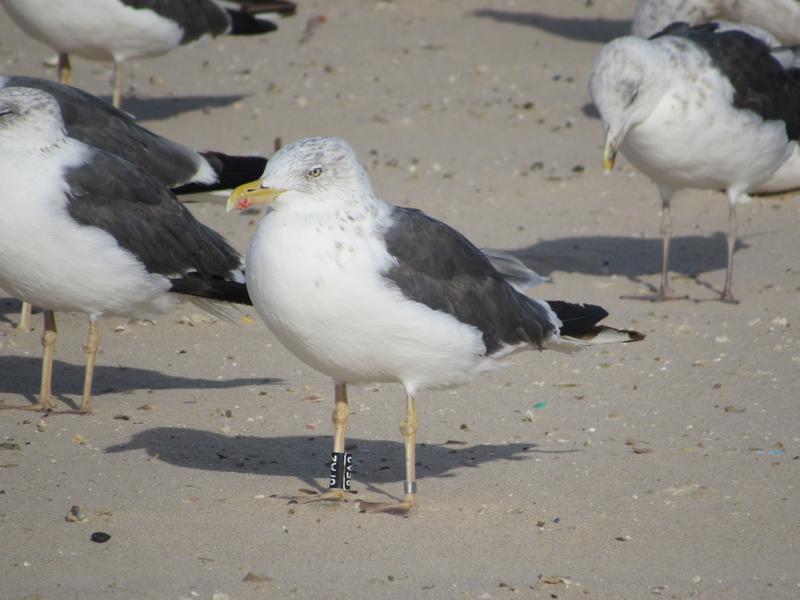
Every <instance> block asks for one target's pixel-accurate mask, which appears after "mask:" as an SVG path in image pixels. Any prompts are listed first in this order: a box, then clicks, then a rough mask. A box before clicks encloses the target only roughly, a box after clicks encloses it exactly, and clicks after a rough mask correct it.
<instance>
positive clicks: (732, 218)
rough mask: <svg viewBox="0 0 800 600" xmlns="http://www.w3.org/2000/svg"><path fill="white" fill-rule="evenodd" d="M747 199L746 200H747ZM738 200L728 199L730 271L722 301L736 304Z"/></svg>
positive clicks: (726, 272) (726, 276)
mask: <svg viewBox="0 0 800 600" xmlns="http://www.w3.org/2000/svg"><path fill="white" fill-rule="evenodd" d="M745 199H746V198H745ZM737 228H738V227H737V222H736V198H734V199H733V200H731V199H730V198H728V225H727V227H726V228H725V235H726V237H727V242H728V269H727V270H726V271H725V289H724V290H723V292H722V301H723V302H730V303H733V304H735V303H736V302H737V301H736V299H734V297H733V291H732V290H731V288H732V286H733V252H734V250H735V248H736V230H737Z"/></svg>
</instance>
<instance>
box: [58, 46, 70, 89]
mask: <svg viewBox="0 0 800 600" xmlns="http://www.w3.org/2000/svg"><path fill="white" fill-rule="evenodd" d="M56 75H57V76H58V81H60V82H61V83H65V84H67V85H69V83H71V82H72V65H71V64H70V62H69V54H67V53H66V52H64V53H62V54H59V55H58V67H57V69H56Z"/></svg>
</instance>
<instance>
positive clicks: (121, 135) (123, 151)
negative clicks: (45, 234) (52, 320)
mask: <svg viewBox="0 0 800 600" xmlns="http://www.w3.org/2000/svg"><path fill="white" fill-rule="evenodd" d="M9 86H14V87H31V88H36V89H39V90H43V91H45V92H47V93H49V94H51V95H52V96H53V97H54V98H55V99H56V101H57V102H58V105H59V107H60V108H61V116H62V118H63V119H64V125H65V126H66V129H67V135H68V136H69V137H72V138H75V139H76V140H79V141H81V142H84V143H85V144H88V145H90V146H95V147H96V148H100V149H101V150H105V151H106V152H110V153H111V154H115V155H117V156H119V157H120V158H124V159H125V160H127V161H128V162H129V163H131V164H132V165H134V166H135V167H138V168H139V169H141V170H142V171H144V172H145V173H148V174H150V175H152V176H153V177H155V178H156V179H158V180H159V181H161V182H162V183H163V184H164V185H166V186H167V187H169V188H172V191H173V192H174V193H176V194H184V193H198V192H210V191H214V190H223V189H230V188H235V187H237V186H239V185H241V184H242V183H246V182H248V181H252V180H253V179H255V178H256V177H258V176H259V175H261V173H263V172H264V166H265V165H266V164H267V159H266V158H265V157H263V156H232V155H229V154H225V153H222V152H216V151H213V150H212V151H205V152H197V151H195V150H193V149H191V148H189V147H188V146H184V145H183V144H179V143H177V142H173V141H172V140H169V139H167V138H164V137H161V136H159V135H156V134H155V133H153V132H151V131H148V130H147V129H145V128H144V127H141V126H140V125H138V124H137V123H136V121H134V120H133V118H131V117H130V116H129V115H128V114H127V113H125V112H123V111H121V110H119V109H116V108H114V107H113V106H111V105H110V104H108V103H107V102H104V101H103V100H101V99H100V98H98V97H96V96H93V95H92V94H89V93H88V92H84V91H83V90H80V89H78V88H74V87H71V86H68V85H64V84H61V83H57V82H55V81H50V80H47V79H41V78H38V77H21V76H3V75H0V89H2V88H5V87H9ZM17 327H18V329H20V330H23V331H27V330H28V329H30V327H31V307H30V305H29V304H27V303H25V304H23V309H22V312H21V314H20V319H19V324H18V326H17Z"/></svg>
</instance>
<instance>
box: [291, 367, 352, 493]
mask: <svg viewBox="0 0 800 600" xmlns="http://www.w3.org/2000/svg"><path fill="white" fill-rule="evenodd" d="M334 398H335V405H334V408H333V417H332V418H333V426H334V433H333V451H334V452H336V453H344V449H345V448H344V439H345V433H346V431H347V418H348V417H349V416H350V409H349V407H348V405H347V384H346V383H336V385H335V390H334ZM346 497H347V492H346V491H345V490H342V489H337V488H332V489H329V490H328V491H327V492H323V493H322V494H315V495H313V496H300V497H297V498H293V500H294V501H296V502H299V503H301V504H306V503H308V502H319V501H321V500H340V501H341V500H345V499H346Z"/></svg>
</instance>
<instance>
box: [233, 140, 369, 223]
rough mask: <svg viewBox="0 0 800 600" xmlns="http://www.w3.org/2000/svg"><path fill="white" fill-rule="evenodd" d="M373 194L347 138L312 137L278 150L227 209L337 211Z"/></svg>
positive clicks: (240, 187)
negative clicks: (262, 206)
mask: <svg viewBox="0 0 800 600" xmlns="http://www.w3.org/2000/svg"><path fill="white" fill-rule="evenodd" d="M373 198H374V196H373V193H372V185H371V184H370V181H369V177H368V176H367V173H366V171H365V170H364V167H362V166H361V163H360V162H359V161H358V157H357V156H356V153H355V151H354V150H353V149H352V148H351V147H350V145H349V144H348V143H347V142H345V141H344V140H342V139H340V138H335V137H310V138H304V139H301V140H298V141H296V142H292V143H291V144H289V145H287V146H284V147H283V148H282V149H280V150H279V151H278V152H276V153H275V154H274V155H273V156H272V157H271V158H270V159H269V161H268V162H267V167H266V169H264V174H263V175H262V176H261V178H260V179H257V180H256V181H253V182H251V183H246V184H244V185H240V186H239V187H237V188H236V189H235V190H234V191H233V193H232V194H231V195H230V197H229V198H228V203H227V209H228V210H229V211H230V210H232V209H239V210H242V209H245V208H249V207H251V206H254V205H258V204H273V205H274V208H282V206H289V205H292V206H294V207H305V208H306V209H308V210H320V209H323V210H324V209H325V208H330V209H334V210H335V209H338V208H342V207H346V206H348V205H352V204H354V203H355V204H358V203H360V202H364V201H369V200H370V199H373Z"/></svg>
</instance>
